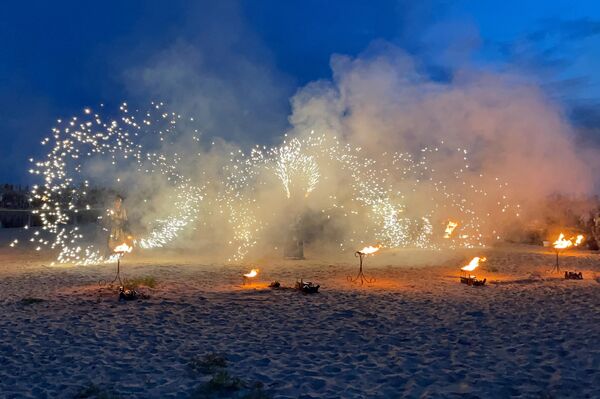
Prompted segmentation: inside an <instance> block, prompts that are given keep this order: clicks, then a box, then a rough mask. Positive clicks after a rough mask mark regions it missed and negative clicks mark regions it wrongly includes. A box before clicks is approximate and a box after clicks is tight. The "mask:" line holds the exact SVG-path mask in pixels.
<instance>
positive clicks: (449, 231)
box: [444, 220, 458, 238]
mask: <svg viewBox="0 0 600 399" xmlns="http://www.w3.org/2000/svg"><path fill="white" fill-rule="evenodd" d="M457 226H458V223H456V222H453V221H451V220H450V221H449V222H448V225H447V226H446V230H445V231H444V238H450V236H451V235H452V233H453V232H454V229H455V228H456V227H457Z"/></svg>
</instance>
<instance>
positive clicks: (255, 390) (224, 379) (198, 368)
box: [188, 353, 272, 399]
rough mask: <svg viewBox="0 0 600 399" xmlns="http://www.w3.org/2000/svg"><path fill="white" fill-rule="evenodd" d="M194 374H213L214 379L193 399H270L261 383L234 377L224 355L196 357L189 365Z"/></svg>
mask: <svg viewBox="0 0 600 399" xmlns="http://www.w3.org/2000/svg"><path fill="white" fill-rule="evenodd" d="M188 368H189V369H190V370H191V371H192V372H194V373H202V374H212V378H211V379H210V380H209V381H207V382H205V383H203V384H201V385H200V386H199V387H197V388H196V389H195V390H194V392H193V393H192V395H191V398H192V399H214V398H236V399H268V398H271V397H272V396H271V394H270V393H268V392H266V391H265V390H264V389H263V388H264V387H263V384H262V383H261V382H256V383H250V382H248V381H244V380H242V379H241V378H239V377H236V376H233V375H231V374H230V373H229V371H228V370H227V360H226V359H225V357H223V356H222V355H219V354H216V353H208V354H206V355H204V356H203V357H194V358H192V360H190V362H189V363H188Z"/></svg>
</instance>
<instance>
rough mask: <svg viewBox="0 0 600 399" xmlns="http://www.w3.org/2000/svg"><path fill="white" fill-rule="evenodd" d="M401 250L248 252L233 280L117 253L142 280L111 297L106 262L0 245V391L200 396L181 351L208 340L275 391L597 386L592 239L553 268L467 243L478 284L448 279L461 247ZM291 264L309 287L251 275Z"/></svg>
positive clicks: (201, 267)
mask: <svg viewBox="0 0 600 399" xmlns="http://www.w3.org/2000/svg"><path fill="white" fill-rule="evenodd" d="M409 252H410V251H405V252H402V251H397V252H395V253H393V254H390V253H388V254H386V253H382V254H381V256H376V257H371V258H367V259H366V262H365V272H366V273H367V275H369V276H372V277H375V278H376V281H375V282H374V283H372V284H365V285H364V286H360V285H356V284H352V283H349V282H348V281H346V276H347V275H352V274H355V273H356V271H357V264H356V263H355V259H354V258H353V257H352V256H345V257H341V256H340V258H339V259H338V262H337V263H336V262H331V261H327V260H315V259H307V260H304V261H283V260H279V261H276V260H269V261H264V264H262V265H260V272H259V276H258V277H257V279H256V281H255V282H252V283H250V284H247V285H242V278H241V274H242V273H243V272H247V271H248V269H249V267H247V266H245V265H237V266H236V265H228V266H224V265H221V264H210V263H202V262H200V263H196V261H182V260H179V261H173V262H169V261H167V260H166V259H164V258H165V257H168V255H165V256H160V257H157V256H154V255H153V256H147V257H140V256H137V257H136V256H131V257H130V258H125V259H124V260H123V275H124V276H125V277H126V278H133V277H141V276H152V277H153V278H154V279H155V281H156V285H155V287H154V288H149V287H143V286H142V287H140V288H139V291H142V292H144V293H146V294H148V295H150V298H149V299H145V300H137V301H126V302H119V301H118V297H117V294H116V292H115V291H114V289H111V288H108V287H104V286H100V285H99V282H100V281H103V280H110V279H111V278H112V276H113V274H114V266H113V265H103V266H87V267H68V266H61V267H49V266H47V265H48V264H49V263H48V262H49V261H51V259H50V258H49V257H48V256H47V254H46V255H45V254H43V253H41V254H39V253H35V254H32V253H31V252H29V253H27V252H17V251H14V250H13V251H9V250H8V249H2V250H1V253H0V259H2V266H1V267H0V306H1V309H2V318H0V392H1V396H2V397H5V398H26V397H29V398H73V397H102V396H100V395H113V396H104V397H128V398H130V397H132V398H168V397H173V398H175V397H201V396H198V395H197V390H198V387H199V386H202V384H205V383H206V382H207V381H208V380H210V378H211V377H210V376H209V375H205V374H202V373H194V372H193V370H191V368H190V364H192V362H193V359H198V358H201V357H202V356H205V355H206V354H209V353H216V354H220V355H222V356H223V357H224V358H225V359H226V360H227V363H228V367H227V370H228V372H229V373H231V375H234V376H237V377H239V378H243V379H244V380H246V381H252V383H255V382H260V383H262V384H263V386H264V392H267V393H269V394H270V395H272V397H276V398H298V397H303V398H336V397H338V398H339V397H344V398H362V397H370V398H371V397H372V398H394V397H410V398H415V397H441V398H452V397H472V398H477V397H479V398H489V397H499V398H500V397H520V398H530V397H531V398H566V397H572V398H594V397H598V396H600V345H599V342H600V328H599V326H600V283H599V280H598V278H599V277H600V255H599V254H597V253H591V252H586V251H577V252H575V251H572V252H569V253H566V254H565V255H563V256H561V264H562V266H563V268H564V269H568V270H578V271H582V272H583V274H584V277H585V279H584V280H582V281H565V280H564V279H562V278H561V275H559V274H557V273H551V272H550V269H551V267H552V265H553V262H554V257H553V254H552V253H551V252H549V251H547V250H545V249H542V248H540V247H522V246H521V247H504V248H498V249H493V250H489V249H488V250H484V251H479V252H480V253H485V255H486V256H487V257H488V259H489V260H488V262H486V263H484V264H483V265H482V266H481V268H480V269H481V270H478V272H477V274H478V275H479V276H481V277H486V278H487V279H488V281H489V284H488V285H487V286H485V287H481V288H479V287H468V286H466V285H464V284H460V283H459V282H458V280H459V275H460V271H459V266H460V265H461V262H463V263H464V261H465V260H466V259H467V258H468V257H469V255H471V254H472V253H475V252H471V253H458V252H457V253H455V254H452V255H451V256H445V257H444V259H440V260H439V262H437V263H438V264H430V265H423V264H421V265H419V266H417V267H411V266H409V265H406V264H405V263H406V262H407V260H406V259H405V258H410V257H411V256H409ZM403 255H406V256H403ZM413 257H414V256H413ZM403 259H404V260H403ZM300 277H302V278H304V279H308V280H312V281H316V282H318V283H319V284H321V289H320V290H321V292H320V293H318V294H315V295H303V294H301V293H299V292H297V291H293V290H272V289H270V288H268V287H267V285H268V283H269V282H271V281H274V280H278V281H280V282H281V283H282V285H289V286H291V285H293V283H294V282H295V280H296V278H300ZM31 298H39V300H40V301H35V300H31ZM89 387H93V389H92V390H91V391H90V392H91V393H90V392H87V391H86V389H88V391H89ZM86 392H87V393H86ZM88 393H89V396H85V395H86V394H88ZM94 395H95V396H94ZM195 395H196V396H195Z"/></svg>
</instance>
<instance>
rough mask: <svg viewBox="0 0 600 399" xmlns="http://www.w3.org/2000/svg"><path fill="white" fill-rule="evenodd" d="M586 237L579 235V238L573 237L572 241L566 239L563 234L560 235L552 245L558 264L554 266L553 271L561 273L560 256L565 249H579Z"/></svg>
mask: <svg viewBox="0 0 600 399" xmlns="http://www.w3.org/2000/svg"><path fill="white" fill-rule="evenodd" d="M583 239H584V236H583V235H582V234H579V235H578V236H577V237H572V238H570V239H568V240H567V239H566V238H565V235H564V234H563V233H560V235H559V236H558V239H557V240H556V241H554V242H553V243H552V247H553V248H554V252H555V253H556V262H555V264H554V268H553V269H552V271H556V272H560V264H559V255H560V253H561V252H562V251H564V250H565V249H568V248H571V247H578V246H579V244H581V243H582V242H583Z"/></svg>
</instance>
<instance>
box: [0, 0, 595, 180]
mask: <svg viewBox="0 0 600 399" xmlns="http://www.w3.org/2000/svg"><path fill="white" fill-rule="evenodd" d="M379 39H383V40H386V41H389V42H391V43H394V44H395V45H397V46H399V47H401V48H403V49H404V50H406V51H408V52H409V53H411V54H412V55H413V56H414V57H416V58H417V59H418V60H419V61H420V62H422V63H423V65H425V66H426V68H427V71H428V73H430V75H431V76H432V77H433V78H434V79H436V80H440V81H444V80H446V79H450V77H451V76H452V72H453V70H454V69H455V68H457V67H458V66H460V65H462V64H465V63H468V64H470V65H476V66H478V67H481V68H489V69H490V70H502V69H511V70H518V71H519V72H523V73H524V74H526V75H527V76H530V77H531V79H532V80H535V81H536V82H537V83H539V84H540V85H541V86H542V87H543V88H544V89H545V90H547V91H548V93H549V95H550V96H552V97H553V98H554V99H556V100H557V101H560V102H561V103H562V104H564V107H565V109H566V110H567V111H568V112H569V114H570V115H571V117H572V119H573V120H574V121H575V122H576V124H577V125H578V126H582V127H583V128H585V129H587V131H588V134H591V135H593V134H597V131H598V125H600V110H599V107H600V105H599V104H600V72H598V71H600V2H598V1H591V0H590V1H541V0H540V1H537V0H536V1H523V0H521V1H513V0H509V1H503V2H498V1H484V0H482V1H399V0H397V1H391V0H380V1H367V0H364V1H356V0H339V1H332V0H329V1H327V0H320V1H318V0H304V1H292V0H289V1H278V0H254V1H250V0H247V1H240V2H234V1H231V2H228V1H223V2H221V1H220V2H215V1H210V2H209V1H206V2H201V1H173V0H172V1H168V2H167V1H141V0H129V1H109V0H105V1H58V2H49V1H27V2H25V1H23V2H5V3H4V4H3V5H2V13H1V14H0V46H1V50H2V51H1V57H2V58H1V62H0V143H1V144H0V182H1V181H12V182H21V181H25V178H26V173H25V171H26V170H27V169H28V165H27V161H26V160H27V158H29V157H30V156H38V155H39V154H40V148H39V141H40V139H41V138H42V137H44V136H45V135H46V134H47V132H48V131H49V129H50V127H51V126H52V123H53V121H54V119H56V118H58V117H64V116H69V115H71V114H76V113H78V112H80V110H81V109H82V108H83V107H84V106H96V105H97V104H99V103H101V102H104V103H107V105H109V106H110V105H114V104H116V103H118V102H120V101H122V100H129V101H130V102H134V103H140V104H142V105H144V102H148V101H150V100H151V99H156V98H159V99H164V100H167V101H170V102H174V103H176V104H175V105H177V106H180V105H181V104H184V106H183V108H186V106H188V105H189V104H194V105H193V106H189V109H183V110H182V111H184V112H186V111H187V112H191V113H194V114H199V115H197V116H198V117H199V118H200V119H202V118H203V117H204V119H205V120H206V125H205V126H204V131H205V133H206V134H209V135H219V136H224V137H226V138H231V139H248V140H251V141H268V140H269V139H270V137H273V136H276V135H278V134H280V133H281V131H282V130H283V129H285V127H286V123H287V119H286V118H287V115H288V113H289V103H288V99H289V97H290V96H292V95H293V94H294V92H295V91H296V90H297V88H299V87H301V86H303V85H305V84H306V83H308V82H310V81H313V80H316V79H321V78H329V77H330V68H329V59H330V56H331V55H332V54H333V53H341V54H348V55H356V54H358V53H360V52H361V51H363V50H364V49H365V48H366V47H367V46H368V45H369V44H370V43H371V42H373V41H374V40H379ZM187 88H190V90H187V91H185V92H184V89H187ZM182 93H184V94H182ZM222 93H225V94H222ZM240 93H243V94H244V96H243V97H244V98H240V97H242V96H240ZM221 95H222V96H223V97H222V98H218V97H220V96H221ZM196 97H198V98H196ZM228 98H235V101H226V99H228ZM178 102H180V104H178ZM589 132H591V133H589ZM244 136H247V137H244Z"/></svg>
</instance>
